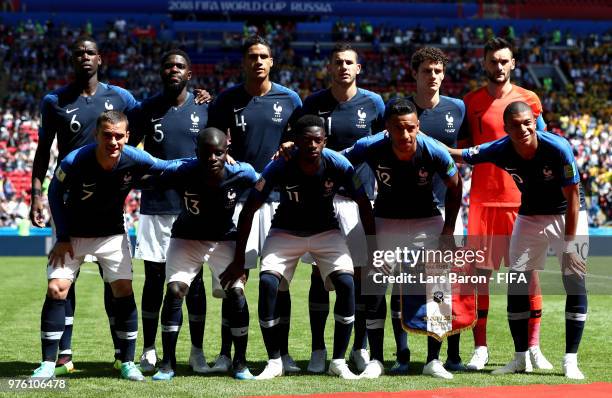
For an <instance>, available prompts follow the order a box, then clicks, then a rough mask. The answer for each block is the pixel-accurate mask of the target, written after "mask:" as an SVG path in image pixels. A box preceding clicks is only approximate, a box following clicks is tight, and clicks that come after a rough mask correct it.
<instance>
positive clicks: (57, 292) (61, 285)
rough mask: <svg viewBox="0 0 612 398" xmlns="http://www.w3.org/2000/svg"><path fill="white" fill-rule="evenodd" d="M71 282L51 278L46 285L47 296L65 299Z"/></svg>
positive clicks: (54, 298)
mask: <svg viewBox="0 0 612 398" xmlns="http://www.w3.org/2000/svg"><path fill="white" fill-rule="evenodd" d="M70 285H71V283H70V282H68V281H66V282H63V281H60V280H58V279H51V280H50V281H49V283H48V285H47V297H49V298H51V299H53V300H65V299H66V296H67V295H68V290H69V289H70Z"/></svg>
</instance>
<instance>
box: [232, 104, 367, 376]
mask: <svg viewBox="0 0 612 398" xmlns="http://www.w3.org/2000/svg"><path fill="white" fill-rule="evenodd" d="M293 130H294V131H295V134H296V137H295V142H296V145H297V149H296V150H295V152H294V153H293V155H292V156H291V159H290V160H285V159H284V158H280V159H277V160H275V161H273V162H272V163H270V164H268V166H267V167H266V168H265V170H264V171H263V173H262V176H261V179H260V180H259V181H258V182H257V185H256V186H255V189H254V190H252V191H251V195H250V196H249V198H248V199H247V202H246V204H245V206H244V208H243V210H242V213H241V214H240V219H239V222H238V238H237V242H236V254H235V259H234V263H233V264H232V265H231V266H230V267H229V268H228V271H227V272H226V275H223V278H224V279H223V280H222V282H225V281H226V280H227V281H232V280H236V279H237V278H241V277H244V271H243V264H244V252H245V245H246V241H247V238H248V236H247V235H248V231H250V229H251V222H252V219H253V215H254V214H255V212H256V211H257V209H258V208H259V207H260V206H261V205H262V204H263V203H264V202H265V200H266V198H267V197H268V195H269V194H270V192H271V191H272V189H273V188H274V187H278V188H279V189H280V194H281V196H280V204H279V206H278V209H277V210H276V214H275V215H274V219H273V220H272V229H271V230H270V233H269V234H268V236H267V238H266V241H265V243H264V247H263V250H262V256H261V257H262V261H261V272H260V276H259V324H260V326H261V332H262V335H263V339H264V343H265V345H266V350H267V353H268V358H269V360H268V364H267V365H266V368H265V369H264V370H263V372H262V373H261V374H260V375H259V376H257V377H256V378H257V379H259V380H263V379H271V378H274V377H277V376H281V375H283V364H282V360H281V356H280V347H279V339H278V333H279V330H278V329H279V328H278V325H279V321H280V320H279V314H278V311H277V305H276V303H277V295H278V290H279V284H280V283H281V281H282V280H283V279H284V280H286V282H287V283H290V282H291V279H292V278H293V274H294V272H295V267H296V266H297V264H298V260H299V259H300V257H301V256H302V255H304V254H305V253H310V254H311V255H312V257H313V258H314V259H315V261H316V262H317V264H318V266H319V270H320V272H321V278H322V279H323V281H324V283H325V285H326V288H327V289H328V290H335V291H336V305H335V307H334V317H335V320H336V322H335V332H334V352H333V358H332V361H331V364H330V366H329V372H328V373H329V374H330V375H336V376H339V377H341V378H344V379H356V378H358V376H356V375H355V374H353V373H352V372H351V371H350V370H349V368H348V366H347V364H346V362H345V359H344V358H345V354H346V350H347V347H348V344H349V339H350V336H351V331H352V328H353V323H354V320H355V296H354V284H353V262H352V260H351V256H350V254H349V250H348V247H347V244H346V241H345V239H344V238H343V236H342V234H341V233H340V230H339V227H338V220H337V219H336V216H335V214H334V206H333V198H334V195H335V194H336V192H337V191H338V189H339V188H340V186H343V187H344V188H345V189H346V190H347V193H348V194H349V195H350V197H351V198H353V200H355V202H357V204H358V206H359V213H360V217H361V220H362V223H363V226H364V230H365V231H366V234H368V235H371V236H373V235H374V233H375V230H374V218H373V213H372V206H371V204H370V201H369V200H368V198H367V196H366V194H365V192H364V190H363V186H362V185H361V182H360V181H359V179H358V178H357V177H355V170H354V168H353V167H352V166H351V164H350V163H349V162H348V161H347V160H346V158H344V157H343V156H342V155H340V154H338V153H336V152H334V151H331V150H329V149H325V143H326V136H325V127H324V124H323V121H322V120H321V119H320V118H319V117H317V116H314V115H305V116H302V117H301V118H300V119H299V120H298V121H297V123H296V125H295V126H294V129H293Z"/></svg>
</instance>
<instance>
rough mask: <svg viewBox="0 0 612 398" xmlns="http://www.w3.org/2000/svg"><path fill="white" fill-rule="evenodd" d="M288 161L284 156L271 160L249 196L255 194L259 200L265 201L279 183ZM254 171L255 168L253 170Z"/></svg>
mask: <svg viewBox="0 0 612 398" xmlns="http://www.w3.org/2000/svg"><path fill="white" fill-rule="evenodd" d="M286 166H287V162H286V161H285V159H284V158H279V159H276V160H273V161H271V162H270V163H268V165H267V166H266V167H265V168H264V170H263V171H262V172H261V176H260V177H259V179H258V180H257V182H256V183H255V189H253V190H251V193H250V194H249V197H251V196H253V197H255V198H256V199H257V200H258V201H262V202H264V201H265V200H266V199H268V196H270V192H272V190H273V189H274V187H275V186H276V185H278V183H279V180H280V177H281V175H282V174H283V172H284V170H285V168H286ZM253 171H254V170H253Z"/></svg>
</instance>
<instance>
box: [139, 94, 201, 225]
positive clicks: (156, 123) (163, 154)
mask: <svg viewBox="0 0 612 398" xmlns="http://www.w3.org/2000/svg"><path fill="white" fill-rule="evenodd" d="M133 119H134V122H133V123H132V124H131V126H130V141H129V144H130V145H134V146H135V145H138V144H139V143H140V142H141V141H142V140H143V139H144V149H145V151H147V152H149V153H150V154H151V155H153V156H155V157H158V158H160V159H166V160H170V159H179V158H188V157H195V155H196V139H197V136H198V132H199V131H200V129H202V128H204V126H206V121H207V120H208V105H198V104H196V103H195V98H194V96H193V94H191V93H188V94H187V99H186V101H185V103H184V104H183V105H181V106H179V107H175V106H172V105H171V104H169V103H168V101H167V100H166V99H165V98H164V96H163V95H162V94H158V95H156V96H154V97H151V98H149V99H147V100H145V101H143V102H142V105H141V107H140V109H138V111H136V112H135V115H134V118H133ZM180 212H181V198H180V196H179V195H178V193H177V192H176V191H174V190H173V189H169V190H143V191H142V197H141V200H140V213H141V214H179V213H180Z"/></svg>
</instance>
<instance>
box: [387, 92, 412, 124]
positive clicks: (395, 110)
mask: <svg viewBox="0 0 612 398" xmlns="http://www.w3.org/2000/svg"><path fill="white" fill-rule="evenodd" d="M411 113H414V114H416V113H417V110H416V108H415V107H414V104H413V103H412V101H410V100H407V99H405V98H394V99H392V100H390V101H389V102H387V106H385V114H384V119H385V122H386V121H388V120H389V119H391V117H392V116H396V115H397V116H403V115H410V114H411Z"/></svg>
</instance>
